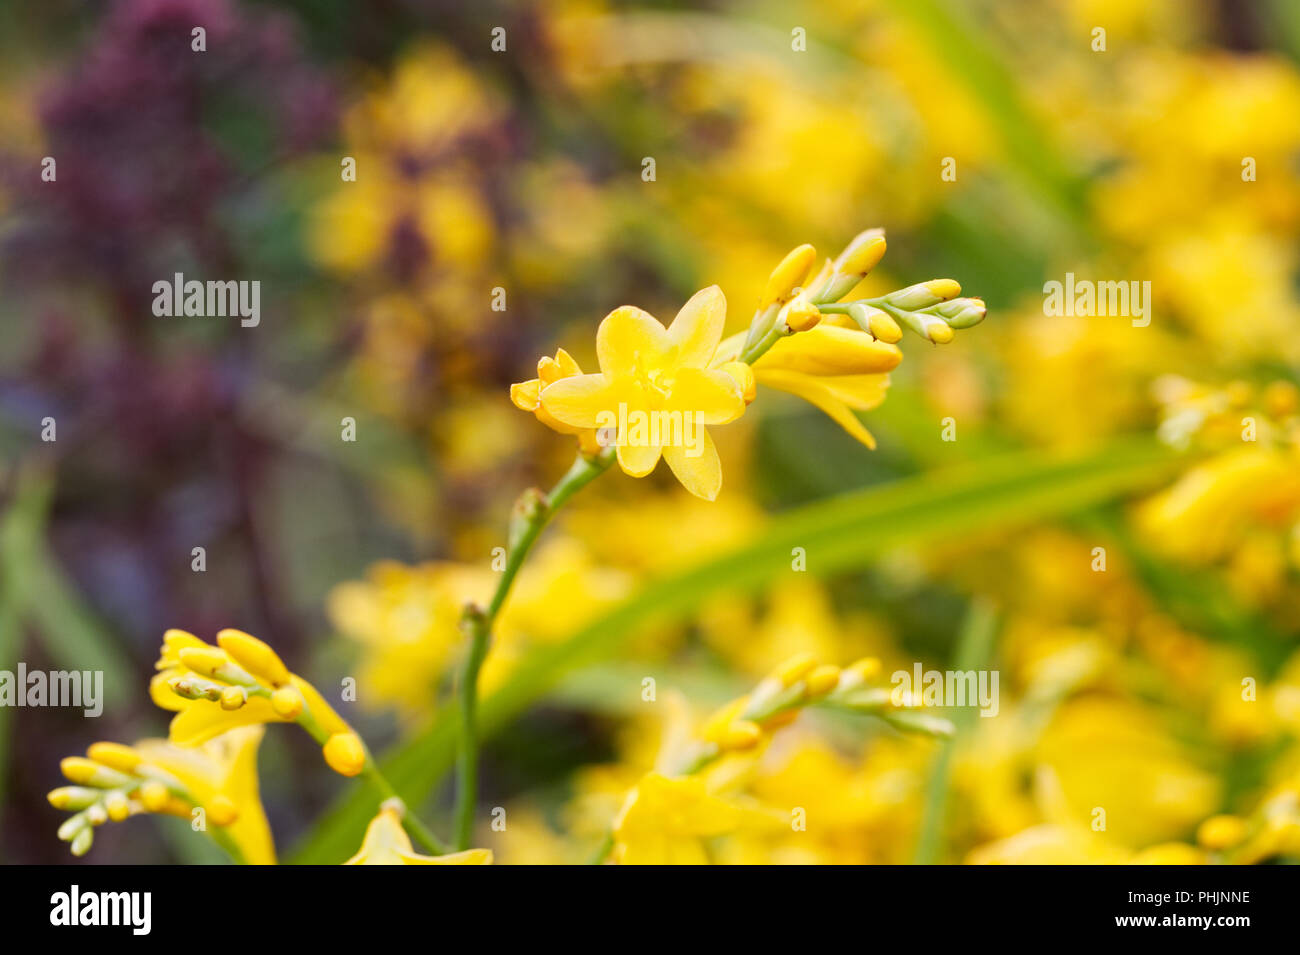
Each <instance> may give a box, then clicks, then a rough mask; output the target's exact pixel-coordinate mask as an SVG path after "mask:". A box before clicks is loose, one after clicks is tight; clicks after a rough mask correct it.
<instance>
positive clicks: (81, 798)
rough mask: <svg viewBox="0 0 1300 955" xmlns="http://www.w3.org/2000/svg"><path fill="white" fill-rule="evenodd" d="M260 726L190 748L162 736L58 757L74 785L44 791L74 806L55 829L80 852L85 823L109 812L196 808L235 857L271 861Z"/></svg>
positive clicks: (187, 814) (182, 812)
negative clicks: (262, 784)
mask: <svg viewBox="0 0 1300 955" xmlns="http://www.w3.org/2000/svg"><path fill="white" fill-rule="evenodd" d="M264 732H265V730H264V729H263V728H262V727H260V726H245V727H240V728H238V729H234V730H231V731H230V732H228V733H225V734H223V735H221V736H218V737H216V738H215V739H212V740H209V741H208V742H206V743H204V744H202V745H201V746H197V747H193V748H186V747H181V746H176V745H174V744H172V743H170V742H168V741H167V740H162V739H146V740H141V741H140V742H138V743H136V744H135V745H134V746H124V745H122V744H120V743H95V744H93V745H92V746H91V747H90V748H89V749H88V750H87V751H86V757H85V758H82V757H78V756H73V757H69V758H67V759H65V760H63V764H62V769H63V774H64V775H65V776H67V777H68V779H69V780H70V781H72V782H73V783H75V784H76V785H73V786H64V787H62V788H60V789H55V790H54V791H53V792H51V793H50V795H49V799H50V804H51V805H53V806H54V807H55V808H57V809H76V810H80V811H79V812H77V814H76V815H74V816H71V817H69V819H68V820H67V821H66V822H65V823H64V824H63V826H61V827H60V828H59V837H60V838H66V840H67V841H69V842H71V843H72V847H73V852H74V853H75V854H77V855H81V854H82V853H84V852H85V851H86V850H87V849H89V848H90V843H91V840H92V835H91V828H92V827H93V826H97V825H100V824H102V823H103V822H105V821H108V820H110V819H111V820H112V821H114V822H121V821H123V820H124V819H127V818H129V817H130V816H133V815H138V814H140V813H145V812H160V813H167V814H169V815H175V816H181V817H183V818H186V819H189V818H192V816H193V810H194V809H195V808H201V809H203V811H204V823H205V826H211V827H212V829H210V830H209V831H210V832H211V833H212V835H213V837H214V838H215V839H216V840H217V841H218V842H220V843H223V844H225V845H226V846H227V847H229V848H230V849H231V850H232V853H233V854H234V855H236V856H237V857H238V858H239V859H240V860H241V861H243V862H246V863H248V864H251V865H273V864H274V863H275V846H274V845H273V843H272V841H271V828H270V826H269V825H268V824H267V821H266V813H265V812H264V811H263V809H262V801H261V797H260V795H259V793H258V783H257V747H258V744H259V743H261V741H262V735H263V733H264Z"/></svg>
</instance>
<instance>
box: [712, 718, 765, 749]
mask: <svg viewBox="0 0 1300 955" xmlns="http://www.w3.org/2000/svg"><path fill="white" fill-rule="evenodd" d="M762 738H763V730H762V728H761V727H760V726H759V725H758V724H757V723H755V722H753V721H752V720H737V721H736V722H734V723H732V724H731V725H730V726H728V727H727V731H726V733H724V734H723V736H722V739H720V740H719V741H718V745H719V746H720V747H721V748H722V749H726V750H745V749H753V748H754V747H755V746H757V745H758V742H759V740H761V739H762Z"/></svg>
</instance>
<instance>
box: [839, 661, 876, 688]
mask: <svg viewBox="0 0 1300 955" xmlns="http://www.w3.org/2000/svg"><path fill="white" fill-rule="evenodd" d="M878 673H880V660H879V658H877V657H863V658H862V659H861V660H857V661H855V662H853V663H851V664H849V665H848V666H846V667H845V668H844V672H843V673H841V674H840V689H841V690H848V689H851V688H853V687H855V686H859V685H861V684H863V683H866V682H867V681H868V680H872V679H874V678H875V677H876V675H877V674H878Z"/></svg>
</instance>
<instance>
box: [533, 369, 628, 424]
mask: <svg viewBox="0 0 1300 955" xmlns="http://www.w3.org/2000/svg"><path fill="white" fill-rule="evenodd" d="M629 390H630V389H628V388H627V387H626V386H625V385H619V384H618V383H615V382H611V381H610V379H608V378H606V377H605V376H604V375H574V376H572V377H571V378H561V379H560V380H559V381H557V382H555V383H554V384H550V385H547V386H546V387H545V388H543V389H542V392H541V402H542V408H543V409H544V410H545V411H546V413H547V414H549V415H551V416H552V417H553V418H555V419H556V420H557V421H560V422H563V423H564V424H567V425H570V426H572V427H575V428H595V427H600V426H601V425H600V424H598V422H597V419H598V418H599V417H600V415H601V414H608V413H611V412H612V413H613V414H615V415H617V414H618V406H619V402H620V401H626V400H627V393H628V391H629Z"/></svg>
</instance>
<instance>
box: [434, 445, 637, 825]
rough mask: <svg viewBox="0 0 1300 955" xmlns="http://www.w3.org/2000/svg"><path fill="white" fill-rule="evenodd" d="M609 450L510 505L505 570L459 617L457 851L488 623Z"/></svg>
mask: <svg viewBox="0 0 1300 955" xmlns="http://www.w3.org/2000/svg"><path fill="white" fill-rule="evenodd" d="M614 457H615V450H614V448H606V449H605V450H603V451H601V452H600V453H599V454H597V455H594V456H590V457H589V456H587V455H585V454H582V453H579V454H578V457H577V459H576V460H575V461H574V462H573V466H572V467H571V468H569V471H568V473H567V474H565V475H564V477H562V478H560V480H559V482H558V483H557V484H556V485H555V487H553V488H552V489H551V491H550V493H549V494H542V493H541V492H540V491H538V490H537V489H536V488H533V489H530V490H528V491H525V492H524V493H523V494H521V495H520V497H519V500H518V501H517V502H516V503H515V510H514V514H513V515H511V519H510V537H509V541H508V544H509V546H508V548H507V551H508V553H507V554H506V566H505V569H504V570H503V571H502V573H501V579H500V580H499V581H498V582H497V588H496V591H495V592H494V593H493V594H492V599H491V600H490V601H489V602H488V605H487V608H486V609H484V608H481V607H477V606H475V605H473V604H471V605H469V606H467V607H466V608H465V612H464V613H463V614H462V615H461V621H460V626H461V630H462V631H463V632H464V633H465V635H466V636H467V637H468V638H469V651H468V653H466V655H465V663H464V665H463V666H462V668H461V673H460V679H459V686H458V690H459V703H460V726H459V734H460V737H459V741H458V749H457V756H456V809H455V838H456V848H457V849H468V848H469V844H470V839H471V837H472V836H473V832H474V804H475V801H476V799H477V796H478V732H477V723H476V720H477V715H478V675H479V670H480V669H481V668H482V666H483V660H484V658H486V657H487V653H488V647H489V645H490V643H491V639H492V625H493V623H494V622H495V621H496V617H497V614H498V613H500V612H501V608H502V606H504V605H505V602H506V598H507V597H508V596H510V588H511V587H512V586H513V585H514V582H515V577H516V576H518V574H519V570H520V568H521V567H523V565H524V560H525V559H527V557H528V553H529V551H531V550H532V547H533V544H535V543H536V542H537V538H538V537H539V536H541V533H542V530H543V529H544V528H545V527H546V525H547V523H548V522H549V521H550V519H551V518H552V517H553V516H554V515H555V513H556V511H558V510H559V509H560V508H561V507H563V506H564V504H565V502H566V501H568V499H569V498H571V497H572V496H573V495H574V494H577V493H578V492H579V491H580V490H582V489H583V488H584V487H586V486H587V485H588V484H590V483H591V482H592V481H594V480H595V479H596V478H598V477H600V475H602V474H604V473H605V472H606V471H607V470H609V467H610V465H611V464H613V463H614Z"/></svg>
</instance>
